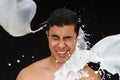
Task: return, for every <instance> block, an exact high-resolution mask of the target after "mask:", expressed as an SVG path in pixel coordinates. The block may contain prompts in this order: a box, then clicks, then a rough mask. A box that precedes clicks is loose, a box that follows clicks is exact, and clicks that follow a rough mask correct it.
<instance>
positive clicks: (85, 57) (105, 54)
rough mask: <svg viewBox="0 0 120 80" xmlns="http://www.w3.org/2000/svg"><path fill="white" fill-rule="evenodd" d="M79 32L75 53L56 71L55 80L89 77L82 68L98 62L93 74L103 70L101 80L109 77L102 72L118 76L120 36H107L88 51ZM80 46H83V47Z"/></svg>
mask: <svg viewBox="0 0 120 80" xmlns="http://www.w3.org/2000/svg"><path fill="white" fill-rule="evenodd" d="M79 32H80V33H81V32H82V34H83V35H82V37H80V36H78V42H77V46H76V50H75V52H74V53H73V54H72V56H71V57H70V59H69V60H68V61H66V63H65V64H63V66H62V67H61V68H60V69H59V70H58V71H56V73H55V78H56V79H55V80H80V79H81V78H82V77H85V76H89V74H87V72H85V71H84V70H83V68H84V66H86V64H87V63H89V62H94V63H99V62H100V68H99V69H98V71H95V73H96V72H97V73H99V74H100V73H101V71H100V70H103V74H102V80H106V79H105V75H107V76H108V77H111V76H110V75H109V74H106V73H104V70H106V71H108V72H110V73H111V74H112V75H114V74H116V73H117V74H119V75H120V65H119V64H120V34H117V35H111V36H107V37H105V38H103V39H101V40H100V41H98V42H97V43H96V44H95V45H94V46H93V47H92V48H90V49H89V50H88V49H87V48H85V47H87V45H86V41H85V40H84V37H85V36H84V33H83V31H82V30H81V29H80V31H79ZM81 44H85V45H84V46H83V45H81ZM81 46H82V48H81ZM83 47H84V48H83Z"/></svg>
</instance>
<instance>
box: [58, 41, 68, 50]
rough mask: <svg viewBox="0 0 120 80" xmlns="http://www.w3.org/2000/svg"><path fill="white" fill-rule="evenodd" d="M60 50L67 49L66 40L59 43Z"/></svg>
mask: <svg viewBox="0 0 120 80" xmlns="http://www.w3.org/2000/svg"><path fill="white" fill-rule="evenodd" d="M58 46H59V48H65V46H66V44H65V41H64V40H60V41H59V43H58Z"/></svg>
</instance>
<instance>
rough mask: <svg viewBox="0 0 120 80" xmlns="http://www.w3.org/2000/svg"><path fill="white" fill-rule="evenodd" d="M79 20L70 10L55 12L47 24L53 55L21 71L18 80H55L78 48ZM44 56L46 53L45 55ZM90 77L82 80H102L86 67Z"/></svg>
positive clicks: (62, 9)
mask: <svg viewBox="0 0 120 80" xmlns="http://www.w3.org/2000/svg"><path fill="white" fill-rule="evenodd" d="M79 24H80V23H79V20H78V17H77V15H76V14H75V13H73V12H72V11H71V10H69V9H65V8H61V9H57V10H55V11H53V12H52V13H51V14H50V16H49V18H48V22H47V29H46V35H47V38H48V42H49V48H50V52H51V55H50V56H49V57H47V58H45V59H42V60H39V61H36V62H34V63H33V64H31V65H29V66H27V67H25V68H24V69H22V70H21V71H20V73H19V74H18V76H17V79H16V80H55V76H54V73H55V72H56V71H57V70H58V69H59V68H60V67H61V66H62V65H63V64H64V63H65V62H66V61H67V60H68V59H69V57H70V56H71V55H72V53H73V52H74V50H75V48H76V40H77V35H78V31H79V27H80V26H79ZM43 54H44V53H43ZM84 70H85V71H87V72H88V74H89V75H90V76H89V77H84V78H82V79H81V80H101V77H100V75H99V74H95V73H94V70H93V69H91V68H90V67H88V66H86V67H84Z"/></svg>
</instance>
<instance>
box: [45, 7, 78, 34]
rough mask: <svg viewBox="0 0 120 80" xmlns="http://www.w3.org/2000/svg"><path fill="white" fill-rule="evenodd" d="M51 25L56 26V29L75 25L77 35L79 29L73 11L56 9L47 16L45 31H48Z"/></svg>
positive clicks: (76, 17)
mask: <svg viewBox="0 0 120 80" xmlns="http://www.w3.org/2000/svg"><path fill="white" fill-rule="evenodd" d="M53 25H57V26H58V27H62V26H64V25H75V28H74V29H75V32H76V34H77V35H78V32H79V28H80V22H79V18H78V16H77V15H76V14H75V13H74V12H73V11H71V10H69V9H66V8H60V9H56V10H54V11H53V12H52V13H51V14H50V15H49V17H48V20H47V30H48V31H49V29H50V27H52V26H53Z"/></svg>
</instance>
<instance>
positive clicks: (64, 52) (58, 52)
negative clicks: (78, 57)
mask: <svg viewBox="0 0 120 80" xmlns="http://www.w3.org/2000/svg"><path fill="white" fill-rule="evenodd" d="M58 53H59V54H65V53H67V54H68V53H70V52H69V51H64V52H60V51H59V52H58Z"/></svg>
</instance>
